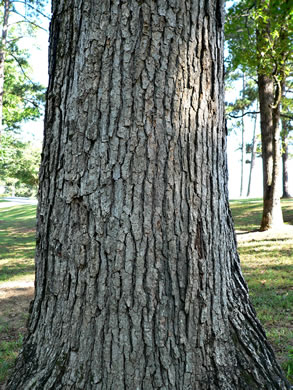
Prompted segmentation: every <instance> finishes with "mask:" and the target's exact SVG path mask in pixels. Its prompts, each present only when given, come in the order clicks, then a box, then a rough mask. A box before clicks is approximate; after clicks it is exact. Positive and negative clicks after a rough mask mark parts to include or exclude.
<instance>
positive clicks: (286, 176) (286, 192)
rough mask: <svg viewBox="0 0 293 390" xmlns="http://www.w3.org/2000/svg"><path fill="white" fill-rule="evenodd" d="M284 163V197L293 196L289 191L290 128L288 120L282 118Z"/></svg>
mask: <svg viewBox="0 0 293 390" xmlns="http://www.w3.org/2000/svg"><path fill="white" fill-rule="evenodd" d="M281 135H282V137H281V138H282V165H283V195H282V198H291V195H290V193H289V171H288V160H289V150H288V130H287V122H286V121H285V120H282V133H281Z"/></svg>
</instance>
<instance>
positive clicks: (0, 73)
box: [0, 0, 11, 144]
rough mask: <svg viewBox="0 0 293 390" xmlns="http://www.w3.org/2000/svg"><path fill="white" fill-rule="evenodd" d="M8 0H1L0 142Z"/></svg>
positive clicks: (8, 10) (8, 11)
mask: <svg viewBox="0 0 293 390" xmlns="http://www.w3.org/2000/svg"><path fill="white" fill-rule="evenodd" d="M10 5H11V3H10V0H4V1H3V24H2V35H1V44H0V144H1V135H2V131H3V94H4V66H5V55H6V42H7V33H8V21H9V13H10Z"/></svg>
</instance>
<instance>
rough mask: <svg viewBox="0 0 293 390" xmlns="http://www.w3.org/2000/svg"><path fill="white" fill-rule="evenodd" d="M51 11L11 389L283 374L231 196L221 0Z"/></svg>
mask: <svg viewBox="0 0 293 390" xmlns="http://www.w3.org/2000/svg"><path fill="white" fill-rule="evenodd" d="M67 7H68V8H67ZM53 11H54V12H53V21H52V27H51V49H50V74H51V77H50V84H49V90H48V102H47V110H46V135H45V144H44V151H43V160H42V168H41V177H40V178H41V187H40V201H39V209H38V238H37V239H38V245H37V254H36V265H37V271H36V280H37V282H36V296H35V300H34V304H33V307H32V313H31V316H30V321H29V333H28V337H27V339H26V341H25V343H24V348H23V351H22V353H21V355H20V357H19V359H18V361H17V365H16V371H15V374H14V375H13V376H12V378H11V380H10V382H9V385H8V389H10V390H12V389H15V390H16V389H26V390H28V389H34V390H38V389H42V390H48V389H54V390H58V389H62V390H63V389H65V390H67V389H82V390H86V389H103V390H105V389H125V390H126V389H127V390H129V389H131V390H132V389H133V390H134V389H159V388H161V389H180V390H185V389H195V390H204V389H211V390H212V389H213V390H216V389H223V390H224V389H225V390H229V389H230V390H232V389H233V390H236V389H237V390H238V389H239V390H241V389H243V390H244V389H245V390H247V389H248V388H249V389H282V388H284V389H286V388H289V387H288V385H287V384H286V383H285V380H284V378H283V376H282V373H281V371H280V368H279V366H278V365H277V363H276V361H275V358H274V355H273V353H272V351H271V349H270V347H269V346H268V345H267V342H266V338H265V335H264V332H263V330H262V328H261V326H260V325H259V323H258V321H257V320H256V319H255V313H254V311H253V309H252V308H251V305H250V303H249V301H248V295H247V288H246V285H245V282H244V281H243V278H242V276H241V272H240V269H239V259H238V256H237V251H236V242H235V236H234V233H233V224H232V219H231V216H230V213H229V209H228V198H227V180H226V177H227V166H226V156H225V148H226V144H225V137H226V134H225V129H224V121H223V59H222V52H223V37H222V23H223V21H222V5H221V4H220V3H218V2H214V1H210V2H209V1H205V2H204V1H190V0H189V1H178V0H177V1H176V0H175V1H174V0H170V1H163V0H162V1H156V2H155V1H143V2H141V3H138V2H136V1H134V0H129V1H127V2H120V1H117V2H113V1H104V2H99V4H98V2H90V1H85V0H84V1H83V2H80V1H77V0H76V1H71V2H63V1H61V2H57V1H56V2H54V3H53Z"/></svg>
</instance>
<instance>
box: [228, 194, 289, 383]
mask: <svg viewBox="0 0 293 390" xmlns="http://www.w3.org/2000/svg"><path fill="white" fill-rule="evenodd" d="M230 205H231V210H232V214H233V217H234V222H235V229H236V231H237V232H238V233H239V234H238V252H239V255H240V260H241V267H242V270H243V273H244V275H245V279H246V281H247V283H248V286H249V291H250V298H251V300H252V302H253V304H254V307H255V309H256V312H257V315H258V318H259V319H260V321H261V322H262V324H263V325H264V328H265V330H266V332H267V336H268V339H269V341H270V343H271V344H272V345H273V347H274V350H275V352H276V355H277V358H278V360H279V361H280V363H281V365H282V366H283V368H284V370H285V371H286V373H287V376H288V377H289V379H290V381H292V383H293V311H292V308H293V250H292V248H293V199H290V200H282V209H283V215H284V220H285V223H286V225H287V228H285V229H282V230H280V231H274V232H272V233H267V232H255V233H249V234H246V232H247V231H250V232H251V231H253V230H256V229H258V228H259V225H260V221H261V216H262V202H261V201H260V200H258V199H254V200H251V199H250V200H243V201H231V203H230Z"/></svg>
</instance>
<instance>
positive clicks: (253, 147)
mask: <svg viewBox="0 0 293 390" xmlns="http://www.w3.org/2000/svg"><path fill="white" fill-rule="evenodd" d="M256 123H257V115H256V116H255V119H254V127H253V135H252V145H251V158H250V170H249V178H248V186H247V195H246V196H247V197H248V196H249V195H250V189H251V179H252V172H253V168H254V166H255V158H256V147H257V142H256V136H255V135H256Z"/></svg>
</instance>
